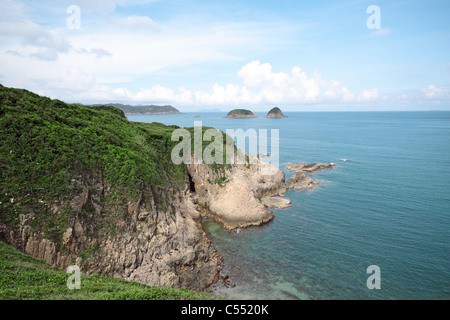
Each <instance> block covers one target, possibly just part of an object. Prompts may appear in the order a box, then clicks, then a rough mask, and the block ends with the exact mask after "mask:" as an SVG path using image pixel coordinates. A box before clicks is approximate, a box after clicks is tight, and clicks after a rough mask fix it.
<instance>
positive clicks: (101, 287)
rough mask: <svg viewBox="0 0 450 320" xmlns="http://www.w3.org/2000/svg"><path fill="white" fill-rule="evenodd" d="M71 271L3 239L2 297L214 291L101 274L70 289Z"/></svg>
mask: <svg viewBox="0 0 450 320" xmlns="http://www.w3.org/2000/svg"><path fill="white" fill-rule="evenodd" d="M70 276H71V274H68V273H66V272H65V271H64V270H60V269H57V268H54V267H51V266H49V265H47V264H46V263H45V262H43V261H41V260H38V259H35V258H32V257H30V256H27V255H24V254H23V253H21V252H20V251H18V250H16V249H14V248H13V247H11V246H9V245H7V244H5V243H3V242H1V241H0V300H23V299H32V300H211V299H217V297H215V296H214V295H211V294H206V293H196V292H192V291H189V290H186V289H172V288H156V287H149V286H146V285H143V284H140V283H137V282H130V281H124V280H119V279H115V278H111V277H105V276H100V275H85V274H82V275H81V278H80V284H81V285H80V289H74V290H69V288H68V287H67V280H68V279H69V277H70Z"/></svg>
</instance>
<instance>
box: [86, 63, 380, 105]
mask: <svg viewBox="0 0 450 320" xmlns="http://www.w3.org/2000/svg"><path fill="white" fill-rule="evenodd" d="M237 74H238V76H239V77H240V78H241V79H242V82H243V85H240V84H231V83H230V84H226V85H220V84H217V83H216V84H214V85H213V86H212V87H211V88H210V89H209V90H191V89H186V88H185V87H180V88H178V89H177V90H173V89H171V88H168V87H164V86H160V85H155V86H153V87H151V88H142V89H140V90H139V91H138V92H137V93H135V94H133V93H132V92H130V91H129V90H127V89H125V88H120V89H117V88H112V87H108V86H105V85H103V86H98V85H93V86H92V88H91V89H89V90H87V91H86V92H84V93H83V95H84V98H88V99H92V100H99V99H100V100H101V99H102V98H104V97H108V100H107V101H114V100H115V99H116V100H117V101H125V100H128V102H134V103H171V104H175V105H182V106H237V105H261V104H301V103H333V102H337V103H351V102H371V101H374V100H377V99H378V98H379V92H378V90H377V89H370V90H364V91H363V92H362V93H361V94H360V95H358V97H357V98H356V96H355V94H353V93H352V92H350V90H349V89H348V88H346V87H345V86H343V85H342V84H341V83H340V82H338V81H334V80H331V81H328V80H325V79H323V78H322V77H321V75H320V74H319V73H314V75H313V76H311V77H309V76H308V75H307V74H306V73H305V72H303V71H301V69H300V68H299V67H293V68H292V70H291V72H290V73H284V72H278V73H274V72H273V71H272V66H271V65H270V64H269V63H264V64H261V63H260V62H259V61H258V60H256V61H252V62H250V63H247V64H246V65H244V66H243V67H242V68H241V69H240V70H239V71H238V73H237ZM86 80H88V79H86ZM108 92H110V94H109V95H108ZM80 98H81V96H80ZM107 101H105V102H107Z"/></svg>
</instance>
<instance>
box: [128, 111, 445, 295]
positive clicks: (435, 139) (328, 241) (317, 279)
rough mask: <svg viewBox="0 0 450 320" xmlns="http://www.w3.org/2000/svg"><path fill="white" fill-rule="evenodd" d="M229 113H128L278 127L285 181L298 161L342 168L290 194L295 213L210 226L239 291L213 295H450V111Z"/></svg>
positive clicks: (171, 121)
mask: <svg viewBox="0 0 450 320" xmlns="http://www.w3.org/2000/svg"><path fill="white" fill-rule="evenodd" d="M194 115H199V117H194ZM224 115H225V114H222V113H205V112H203V113H184V114H179V115H129V116H128V118H129V120H131V121H138V122H161V123H164V124H167V125H178V126H180V127H192V126H194V121H201V122H202V125H203V126H208V127H215V128H218V129H221V130H224V131H225V130H226V129H235V130H236V129H243V130H247V129H255V130H257V131H258V130H259V129H268V132H269V133H270V132H271V131H270V130H272V129H273V130H278V132H279V168H280V169H281V170H283V171H284V172H285V173H286V178H289V177H290V176H292V173H291V172H289V171H288V170H286V165H287V164H289V163H298V162H307V163H316V162H322V163H324V162H333V163H335V164H336V167H335V168H334V169H333V170H325V171H321V172H319V173H317V174H315V175H314V176H313V178H315V179H318V180H320V181H321V184H319V185H318V186H317V187H315V188H314V189H313V190H310V191H306V190H303V191H295V190H289V191H287V192H286V193H285V196H286V197H287V198H289V199H290V200H291V202H292V204H291V206H290V207H289V208H286V209H276V210H274V213H275V218H274V220H273V221H272V222H270V223H267V224H265V225H262V226H258V227H250V228H243V229H238V230H236V231H234V232H229V231H226V230H225V229H224V228H223V227H222V226H221V225H220V224H219V223H217V222H215V221H213V220H206V221H204V223H203V227H204V229H205V231H206V232H207V234H208V235H209V237H210V238H211V239H212V244H213V246H214V247H215V248H216V249H217V250H218V251H219V253H220V254H221V255H222V256H223V260H224V262H223V270H222V272H223V273H225V274H227V275H228V276H229V280H230V281H231V283H233V284H234V285H235V286H234V287H226V286H225V285H224V284H223V283H222V282H218V283H217V284H215V285H214V286H213V287H212V290H213V292H214V293H215V294H218V295H221V296H224V297H226V298H228V299H236V300H240V299H246V300H253V299H255V300H260V299H265V300H277V299H280V300H291V299H293V300H298V299H301V300H303V299H305V300H308V299H312V300H343V299H345V300H347V299H351V300H356V299H358V300H360V299H364V300H370V299H402V300H403V299H407V300H417V299H420V300H431V299H445V300H447V299H450V267H449V266H450V259H449V257H450V111H417V112H406V111H405V112H285V115H287V116H288V118H283V119H267V118H265V113H255V115H256V116H257V118H253V119H225V118H223V116H224ZM258 132H259V131H258ZM268 136H269V138H270V134H268ZM268 152H270V146H269V150H268ZM373 266H376V268H377V269H376V270H375V269H373ZM373 270H375V271H373Z"/></svg>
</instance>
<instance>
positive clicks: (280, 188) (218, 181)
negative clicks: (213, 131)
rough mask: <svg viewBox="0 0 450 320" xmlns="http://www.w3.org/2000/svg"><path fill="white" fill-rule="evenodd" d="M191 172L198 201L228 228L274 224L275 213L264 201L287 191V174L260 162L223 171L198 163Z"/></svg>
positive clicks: (195, 199) (192, 167)
mask: <svg viewBox="0 0 450 320" xmlns="http://www.w3.org/2000/svg"><path fill="white" fill-rule="evenodd" d="M187 169H188V172H189V175H190V177H191V179H192V182H193V184H194V186H195V196H194V202H195V203H196V204H197V205H198V206H199V208H200V210H205V211H206V212H207V213H208V214H210V215H212V216H213V217H214V218H215V219H216V220H218V221H220V222H221V223H222V224H223V225H224V227H225V228H227V229H235V228H240V227H248V226H252V225H260V224H262V223H266V222H269V221H271V220H272V219H273V218H274V214H273V212H272V211H270V210H268V209H267V208H266V206H264V204H263V203H262V202H261V199H262V198H263V197H270V196H273V195H277V194H280V193H283V192H285V191H286V188H285V186H284V180H285V175H284V173H283V172H282V171H281V170H279V169H277V168H275V167H273V166H272V165H270V164H266V163H263V162H260V161H258V163H257V164H248V165H232V166H229V167H223V168H222V169H221V170H214V169H213V168H212V167H211V166H208V165H195V164H191V165H188V166H187ZM268 173H270V174H268Z"/></svg>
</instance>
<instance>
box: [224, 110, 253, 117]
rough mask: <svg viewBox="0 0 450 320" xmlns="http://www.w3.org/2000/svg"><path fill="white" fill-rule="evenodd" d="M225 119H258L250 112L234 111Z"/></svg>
mask: <svg viewBox="0 0 450 320" xmlns="http://www.w3.org/2000/svg"><path fill="white" fill-rule="evenodd" d="M224 118H232V119H247V118H256V116H255V115H254V114H253V112H251V111H250V110H246V109H234V110H231V111H230V112H228V114H227V115H226V116H225V117H224Z"/></svg>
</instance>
